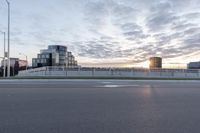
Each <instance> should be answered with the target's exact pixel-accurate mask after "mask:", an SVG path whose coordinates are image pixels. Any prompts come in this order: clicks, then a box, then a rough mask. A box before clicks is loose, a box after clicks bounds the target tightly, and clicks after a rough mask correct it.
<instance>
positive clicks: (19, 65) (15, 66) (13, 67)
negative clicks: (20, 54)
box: [1, 58, 28, 76]
mask: <svg viewBox="0 0 200 133" xmlns="http://www.w3.org/2000/svg"><path fill="white" fill-rule="evenodd" d="M5 66H6V75H7V67H8V59H5ZM27 67H28V62H27V61H26V60H20V59H19V58H10V74H11V75H10V76H14V75H17V74H18V72H19V71H21V70H26V69H27ZM1 69H2V74H1V76H2V75H3V69H4V60H2V61H1Z"/></svg>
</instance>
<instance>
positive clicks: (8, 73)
mask: <svg viewBox="0 0 200 133" xmlns="http://www.w3.org/2000/svg"><path fill="white" fill-rule="evenodd" d="M5 1H6V3H7V5H8V72H7V77H10V2H9V1H8V0H5Z"/></svg>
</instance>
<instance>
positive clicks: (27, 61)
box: [19, 53, 28, 70]
mask: <svg viewBox="0 0 200 133" xmlns="http://www.w3.org/2000/svg"><path fill="white" fill-rule="evenodd" d="M19 55H24V56H25V57H26V70H27V69H28V56H27V55H25V54H23V53H19Z"/></svg>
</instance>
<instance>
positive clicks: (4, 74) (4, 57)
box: [0, 31, 6, 78]
mask: <svg viewBox="0 0 200 133" xmlns="http://www.w3.org/2000/svg"><path fill="white" fill-rule="evenodd" d="M0 33H2V34H3V35H4V52H3V53H4V56H3V77H4V78H5V77H6V61H5V60H6V32H2V31H0Z"/></svg>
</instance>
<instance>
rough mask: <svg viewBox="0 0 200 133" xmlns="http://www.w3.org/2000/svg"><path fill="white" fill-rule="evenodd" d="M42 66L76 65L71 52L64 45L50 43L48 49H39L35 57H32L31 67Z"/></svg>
mask: <svg viewBox="0 0 200 133" xmlns="http://www.w3.org/2000/svg"><path fill="white" fill-rule="evenodd" d="M44 66H65V67H74V66H77V61H76V60H75V57H74V56H73V55H72V53H71V52H68V51H67V47H66V46H61V45H50V46H48V49H45V50H41V51H40V53H39V54H38V55H37V58H33V59H32V67H33V68H37V67H44Z"/></svg>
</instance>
